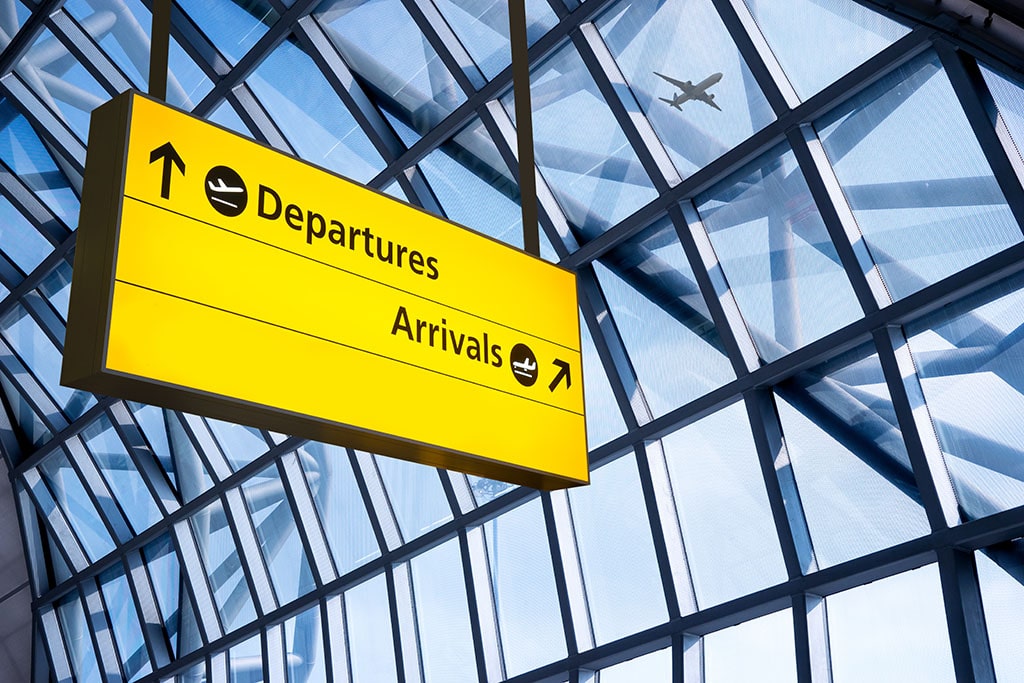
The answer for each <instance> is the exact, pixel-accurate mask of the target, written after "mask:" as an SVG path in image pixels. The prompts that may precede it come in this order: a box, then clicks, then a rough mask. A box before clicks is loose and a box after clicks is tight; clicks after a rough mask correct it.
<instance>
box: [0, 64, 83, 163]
mask: <svg viewBox="0 0 1024 683" xmlns="http://www.w3.org/2000/svg"><path fill="white" fill-rule="evenodd" d="M0 85H2V89H3V90H4V91H6V93H7V95H8V96H9V97H10V98H11V100H12V101H13V103H14V104H15V106H16V107H17V108H18V110H19V111H20V112H21V114H22V115H23V116H24V117H25V118H26V119H27V120H28V121H29V123H30V124H31V125H32V128H33V130H34V131H35V133H36V134H37V135H38V136H39V137H40V139H42V140H49V142H50V143H51V144H52V145H54V146H55V147H56V148H58V149H61V150H64V151H65V152H67V154H66V155H65V159H66V160H67V161H68V162H69V163H70V164H71V166H72V168H73V169H74V171H75V172H76V173H78V174H80V175H82V174H84V173H85V144H83V143H82V141H81V140H79V139H78V135H77V134H76V133H75V132H74V131H72V130H71V128H70V127H69V126H68V125H67V124H66V123H64V121H63V120H62V119H61V117H60V116H59V115H57V114H56V113H55V112H53V111H51V110H50V108H49V107H48V106H46V104H44V103H43V101H42V100H41V99H39V96H38V95H37V94H36V93H35V92H34V91H33V90H32V89H31V88H29V87H28V86H27V85H26V84H25V82H24V81H23V80H22V79H21V77H20V76H19V75H18V74H17V73H13V72H12V73H9V74H7V75H5V76H3V77H0Z"/></svg>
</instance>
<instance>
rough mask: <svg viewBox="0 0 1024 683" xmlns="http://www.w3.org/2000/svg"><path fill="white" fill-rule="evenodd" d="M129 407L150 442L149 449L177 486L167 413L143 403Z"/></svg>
mask: <svg viewBox="0 0 1024 683" xmlns="http://www.w3.org/2000/svg"><path fill="white" fill-rule="evenodd" d="M128 407H129V408H130V409H131V411H132V416H133V417H134V418H135V421H136V422H138V424H139V427H140V428H141V429H142V433H143V434H144V435H145V437H146V441H148V442H149V447H150V449H151V450H152V451H153V455H154V457H155V458H156V459H157V461H158V462H159V463H160V464H161V465H163V468H164V471H166V472H167V474H168V476H169V477H170V480H171V484H172V485H175V486H176V485H177V484H176V482H175V479H176V477H175V476H174V474H175V473H174V464H173V462H172V461H171V445H170V442H169V441H168V438H169V437H168V433H167V423H166V421H165V419H164V418H165V415H166V414H167V413H166V412H165V411H164V410H163V409H161V408H157V407H155V406H147V405H143V404H141V403H132V402H129V403H128ZM172 419H174V418H172Z"/></svg>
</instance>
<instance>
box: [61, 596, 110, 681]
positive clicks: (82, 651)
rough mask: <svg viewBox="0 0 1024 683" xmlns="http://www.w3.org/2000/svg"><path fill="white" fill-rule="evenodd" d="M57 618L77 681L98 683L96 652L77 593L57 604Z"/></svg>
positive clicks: (65, 597) (99, 678)
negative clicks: (94, 682) (96, 682)
mask: <svg viewBox="0 0 1024 683" xmlns="http://www.w3.org/2000/svg"><path fill="white" fill-rule="evenodd" d="M57 618H58V620H59V621H60V628H61V631H62V632H63V634H64V643H65V645H66V646H67V652H68V659H70V660H71V666H72V668H73V669H74V671H75V677H76V678H77V679H78V680H79V681H89V682H91V681H100V680H101V676H100V670H99V665H98V664H97V662H96V651H95V650H94V649H93V645H92V638H91V637H90V635H89V626H88V622H87V621H86V619H85V610H84V609H83V608H82V602H81V600H79V598H78V591H77V590H75V591H71V593H69V594H68V595H66V596H64V597H63V598H61V599H60V601H59V602H58V603H57Z"/></svg>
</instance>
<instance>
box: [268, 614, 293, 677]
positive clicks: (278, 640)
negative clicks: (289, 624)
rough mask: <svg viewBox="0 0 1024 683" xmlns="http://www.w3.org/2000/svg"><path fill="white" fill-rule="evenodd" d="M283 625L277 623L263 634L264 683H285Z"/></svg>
mask: <svg viewBox="0 0 1024 683" xmlns="http://www.w3.org/2000/svg"><path fill="white" fill-rule="evenodd" d="M284 635H285V633H284V624H283V623H281V622H278V623H276V624H273V625H271V626H268V627H267V629H266V630H265V631H264V632H263V638H262V641H263V642H262V646H263V675H264V679H263V680H264V681H266V683H287V681H288V668H287V666H286V658H287V653H286V652H285V644H284Z"/></svg>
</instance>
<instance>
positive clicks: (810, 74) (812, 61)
mask: <svg viewBox="0 0 1024 683" xmlns="http://www.w3.org/2000/svg"><path fill="white" fill-rule="evenodd" d="M744 2H746V4H747V7H748V8H749V9H750V13H751V14H752V15H753V16H754V20H755V21H756V22H757V26H758V28H759V29H761V33H762V34H764V37H765V40H766V41H767V42H768V44H769V46H771V49H772V53H773V54H774V55H775V57H776V59H778V60H779V64H780V65H781V66H782V68H783V69H784V70H785V71H786V75H787V76H788V77H789V81H790V83H792V85H793V88H794V89H795V90H796V92H797V94H799V95H800V97H801V98H802V99H807V98H808V97H809V96H811V95H813V94H814V93H816V92H818V91H819V90H821V89H822V88H824V87H825V86H826V85H828V84H830V83H832V82H833V81H835V80H836V79H838V78H839V77H840V76H842V75H844V74H846V73H847V72H849V71H852V70H853V69H854V68H855V67H857V66H858V65H859V64H860V63H861V62H864V61H865V60H867V59H868V58H869V57H871V56H873V55H875V54H877V53H879V52H881V51H882V50H884V49H885V48H886V47H888V46H889V45H890V44H892V43H894V42H895V41H896V40H898V39H899V38H901V37H903V36H905V35H906V34H907V33H909V32H910V29H908V28H906V27H905V26H901V25H899V24H897V23H896V22H894V21H892V20H891V19H888V18H887V17H885V16H883V15H882V14H879V13H877V12H873V11H871V10H870V9H868V8H867V7H864V6H863V5H859V4H857V3H856V2H847V1H846V0H744ZM811 35H813V36H814V39H813V40H808V36H811Z"/></svg>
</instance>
